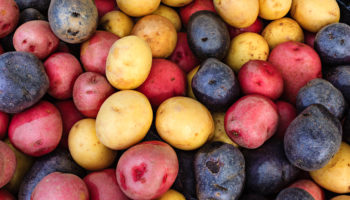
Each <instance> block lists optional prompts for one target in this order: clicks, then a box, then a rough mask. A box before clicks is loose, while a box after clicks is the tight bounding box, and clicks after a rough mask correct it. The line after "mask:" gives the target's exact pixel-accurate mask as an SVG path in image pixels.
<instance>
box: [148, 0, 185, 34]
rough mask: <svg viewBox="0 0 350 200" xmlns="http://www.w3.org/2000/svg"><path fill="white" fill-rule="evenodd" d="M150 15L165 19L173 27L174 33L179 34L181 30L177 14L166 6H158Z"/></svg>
mask: <svg viewBox="0 0 350 200" xmlns="http://www.w3.org/2000/svg"><path fill="white" fill-rule="evenodd" d="M152 14H154V15H160V16H163V17H165V18H167V19H168V20H169V21H170V22H171V23H172V24H173V25H174V27H175V29H176V31H177V32H179V31H180V29H181V19H180V16H179V14H177V12H176V11H175V10H174V9H172V8H169V7H168V6H163V5H160V6H159V7H158V9H157V10H156V11H154V12H153V13H152Z"/></svg>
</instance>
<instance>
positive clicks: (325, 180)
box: [310, 142, 350, 194]
mask: <svg viewBox="0 0 350 200" xmlns="http://www.w3.org/2000/svg"><path fill="white" fill-rule="evenodd" d="M349 163H350V145H348V144H347V143H345V142H342V144H341V145H340V149H339V151H338V152H337V153H336V154H335V155H334V157H333V158H332V159H331V160H330V161H329V162H328V163H327V164H326V165H325V166H324V167H323V168H321V169H319V170H316V171H312V172H310V175H311V178H312V179H313V180H314V181H315V182H316V183H317V184H319V185H320V186H321V187H323V188H325V189H326V190H329V191H331V192H335V193H340V194H343V193H349V192H350V187H349V185H350V178H349V177H348V176H349V175H350V167H349Z"/></svg>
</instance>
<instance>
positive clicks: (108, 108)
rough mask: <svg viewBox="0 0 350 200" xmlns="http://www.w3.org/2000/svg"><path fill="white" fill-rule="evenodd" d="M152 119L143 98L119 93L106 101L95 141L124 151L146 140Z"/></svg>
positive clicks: (148, 105) (138, 93)
mask: <svg viewBox="0 0 350 200" xmlns="http://www.w3.org/2000/svg"><path fill="white" fill-rule="evenodd" d="M152 119H153V112H152V107H151V104H150V102H149V101H148V99H147V98H146V96H145V95H143V94H142V93H140V92H137V91H134V90H124V91H119V92H116V93H114V94H113V95H111V96H110V97H108V98H107V99H106V101H105V102H104V103H103V104H102V106H101V108H100V111H99V112H98V114H97V118H96V133H97V137H98V138H99V140H100V141H101V142H102V143H103V144H104V145H106V146H107V147H109V148H111V149H114V150H121V149H126V148H128V147H130V146H132V145H134V144H136V143H138V142H139V141H141V140H142V139H143V138H144V137H145V136H146V134H147V131H148V129H149V128H150V127H151V124H152Z"/></svg>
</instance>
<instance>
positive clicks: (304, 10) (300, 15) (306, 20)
mask: <svg viewBox="0 0 350 200" xmlns="http://www.w3.org/2000/svg"><path fill="white" fill-rule="evenodd" d="M291 16H292V17H293V18H294V19H295V20H296V21H297V22H298V23H299V24H300V25H301V26H302V27H303V28H304V29H306V30H307V31H310V32H317V31H319V30H320V29H321V28H322V27H324V26H326V25H328V24H332V23H336V22H339V18H340V9H339V6H338V4H337V2H336V0H323V1H320V0H293V3H292V8H291Z"/></svg>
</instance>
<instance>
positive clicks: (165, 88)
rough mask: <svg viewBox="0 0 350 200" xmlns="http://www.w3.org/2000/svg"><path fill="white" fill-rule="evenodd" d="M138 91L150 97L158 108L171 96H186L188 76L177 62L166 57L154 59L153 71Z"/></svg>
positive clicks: (151, 101)
mask: <svg viewBox="0 0 350 200" xmlns="http://www.w3.org/2000/svg"><path fill="white" fill-rule="evenodd" d="M138 91H139V92H141V93H143V94H144V95H145V96H146V97H147V98H148V100H149V101H150V103H151V105H152V106H153V107H154V108H157V107H158V106H159V105H160V104H161V103H162V102H163V101H165V100H167V99H169V98H171V97H174V96H185V94H186V77H185V74H184V72H183V71H182V70H181V69H180V68H179V67H178V66H177V65H176V64H175V63H173V62H171V61H168V60H165V59H154V60H153V61H152V68H151V72H150V73H149V75H148V77H147V79H146V81H145V82H143V84H142V85H141V86H140V87H139V88H138Z"/></svg>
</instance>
